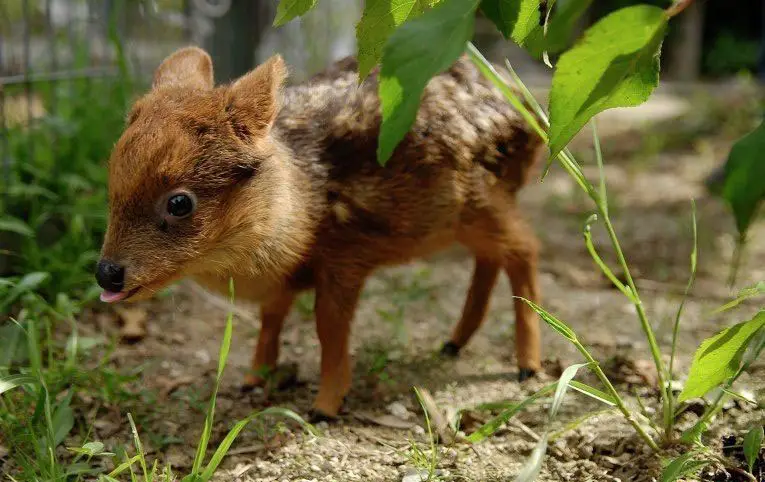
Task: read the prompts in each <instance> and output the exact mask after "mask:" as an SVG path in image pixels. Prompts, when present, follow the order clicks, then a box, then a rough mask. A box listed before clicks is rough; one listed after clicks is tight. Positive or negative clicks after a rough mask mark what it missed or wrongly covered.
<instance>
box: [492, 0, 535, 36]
mask: <svg viewBox="0 0 765 482" xmlns="http://www.w3.org/2000/svg"><path fill="white" fill-rule="evenodd" d="M481 11H482V12H483V13H484V15H486V16H487V17H488V18H489V19H490V20H491V21H492V22H494V25H496V26H497V29H499V31H500V32H501V33H502V35H504V36H505V38H506V39H513V41H515V43H517V44H518V45H520V46H522V47H523V46H526V43H527V42H528V41H530V39H532V38H534V37H540V36H541V35H542V24H543V23H544V18H542V12H541V11H540V8H539V0H483V1H482V2H481Z"/></svg>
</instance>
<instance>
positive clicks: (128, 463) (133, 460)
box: [107, 454, 141, 478]
mask: <svg viewBox="0 0 765 482" xmlns="http://www.w3.org/2000/svg"><path fill="white" fill-rule="evenodd" d="M140 459H141V455H140V454H138V455H134V456H133V457H132V458H129V459H128V460H126V461H124V462H122V463H121V464H119V465H118V466H116V467H115V468H114V470H112V471H111V472H109V474H108V475H107V477H110V478H114V477H115V476H117V475H120V474H121V473H122V472H124V471H126V470H127V469H128V468H130V467H131V466H132V465H133V464H135V463H136V462H138V461H139V460H140Z"/></svg>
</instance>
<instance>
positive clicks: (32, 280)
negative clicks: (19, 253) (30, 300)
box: [0, 271, 50, 312]
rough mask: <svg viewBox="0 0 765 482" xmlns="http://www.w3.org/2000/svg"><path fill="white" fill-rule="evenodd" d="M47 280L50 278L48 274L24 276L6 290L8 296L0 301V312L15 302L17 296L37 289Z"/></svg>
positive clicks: (36, 273)
mask: <svg viewBox="0 0 765 482" xmlns="http://www.w3.org/2000/svg"><path fill="white" fill-rule="evenodd" d="M48 278H50V274H49V273H43V272H40V271H35V272H32V273H27V274H25V275H24V277H22V278H21V279H20V280H19V282H18V283H16V284H15V285H13V287H12V288H11V289H10V290H8V294H6V295H5V297H4V298H3V299H2V300H0V312H2V311H3V309H4V308H5V307H6V306H8V305H9V304H11V303H13V302H14V301H16V298H18V297H19V296H21V295H23V294H24V293H28V292H30V291H34V290H35V289H37V287H38V286H40V285H41V284H43V283H44V282H45V281H47V280H48Z"/></svg>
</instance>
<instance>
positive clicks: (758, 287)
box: [712, 281, 765, 315]
mask: <svg viewBox="0 0 765 482" xmlns="http://www.w3.org/2000/svg"><path fill="white" fill-rule="evenodd" d="M764 294H765V281H760V282H759V283H757V284H755V285H753V286H750V287H748V288H744V289H742V290H741V291H739V292H738V296H737V297H736V299H734V300H731V301H729V302H727V303H725V304H724V305H722V306H721V307H719V308H717V309H716V310H714V311H713V312H712V314H713V315H718V314H720V313H722V312H723V311H727V310H730V309H731V308H735V307H736V306H738V305H739V304H741V303H742V302H743V301H746V300H747V299H749V298H754V297H755V296H760V295H764Z"/></svg>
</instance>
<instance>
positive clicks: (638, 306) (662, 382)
mask: <svg viewBox="0 0 765 482" xmlns="http://www.w3.org/2000/svg"><path fill="white" fill-rule="evenodd" d="M597 205H598V210H599V211H600V214H601V215H602V216H603V224H604V225H605V227H606V231H608V237H609V238H610V239H611V245H612V246H613V248H614V251H615V252H616V257H617V259H618V261H619V264H620V265H621V267H622V272H623V273H624V277H625V278H626V279H627V286H629V288H630V291H632V301H633V304H634V305H635V311H637V316H638V320H640V326H641V327H642V328H643V333H645V336H646V339H647V340H648V346H649V347H650V349H651V356H652V357H653V363H654V365H656V374H657V377H658V379H659V391H660V393H661V404H662V409H663V412H664V426H665V427H666V426H668V424H669V422H668V420H669V419H670V418H672V412H671V411H670V402H669V396H670V393H669V390H668V389H667V377H666V369H665V368H664V362H663V361H662V359H661V351H660V350H659V344H658V342H657V341H656V336H655V335H654V333H653V328H651V324H650V323H649V322H648V316H647V315H646V313H645V309H644V308H643V302H642V301H641V300H640V295H639V294H638V291H637V287H636V286H635V281H634V280H633V279H632V273H630V268H629V266H628V265H627V260H626V258H625V257H624V252H623V251H622V247H621V244H619V239H618V238H617V237H616V231H615V230H614V226H613V224H611V219H610V218H609V216H608V210H607V209H604V207H603V203H602V202H597Z"/></svg>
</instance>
